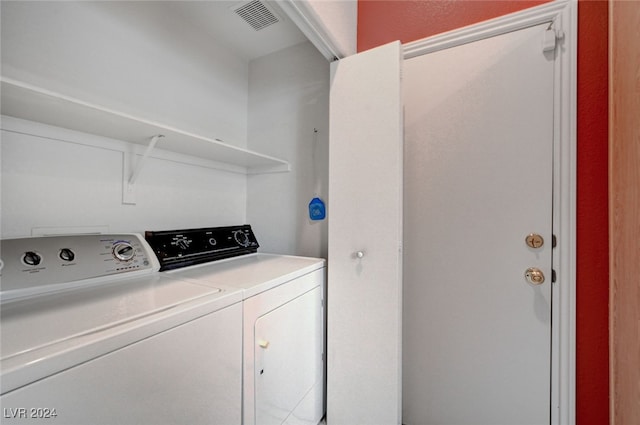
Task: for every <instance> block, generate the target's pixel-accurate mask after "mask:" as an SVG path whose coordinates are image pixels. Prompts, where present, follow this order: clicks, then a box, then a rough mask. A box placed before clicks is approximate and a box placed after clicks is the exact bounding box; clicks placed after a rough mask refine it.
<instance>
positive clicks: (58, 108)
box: [0, 77, 290, 174]
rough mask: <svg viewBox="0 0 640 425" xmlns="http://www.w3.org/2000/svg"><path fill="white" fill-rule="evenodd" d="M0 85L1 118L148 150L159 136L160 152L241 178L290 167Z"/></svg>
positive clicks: (13, 84)
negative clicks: (240, 173) (234, 171)
mask: <svg viewBox="0 0 640 425" xmlns="http://www.w3.org/2000/svg"><path fill="white" fill-rule="evenodd" d="M0 83H1V86H0V93H1V95H2V97H1V100H2V104H1V109H0V111H1V112H2V114H3V115H7V116H11V117H15V118H21V119H25V120H30V121H36V122H40V123H44V124H49V125H53V126H57V127H62V128H67V129H70V130H75V131H81V132H84V133H89V134H94V135H98V136H103V137H108V138H112V139H117V140H123V141H126V142H131V143H137V144H142V145H148V144H149V140H150V139H151V138H152V137H153V136H156V135H163V136H164V137H163V138H162V140H161V141H160V142H159V143H158V147H159V148H161V149H165V150H168V151H172V152H177V153H181V154H186V155H191V156H195V157H198V158H204V159H209V160H212V161H216V162H220V163H225V164H231V165H234V166H239V167H241V168H242V169H244V170H245V171H246V173H247V174H259V173H273V172H286V171H289V170H290V164H289V163H288V162H287V161H285V160H282V159H278V158H274V157H271V156H268V155H263V154H261V153H258V152H254V151H251V150H248V149H243V148H240V147H236V146H233V145H230V144H228V143H225V142H223V141H221V140H219V139H216V138H212V137H205V136H201V135H198V134H194V133H191V132H189V131H185V130H181V129H177V128H174V127H170V126H167V125H163V124H160V123H156V122H153V121H149V120H146V119H143V118H139V117H135V116H132V115H129V114H125V113H122V112H118V111H115V110H112V109H109V108H105V107H102V106H99V105H95V104H92V103H88V102H85V101H82V100H80V99H76V98H73V97H70V96H66V95H63V94H60V93H55V92H52V91H49V90H46V89H43V88H40V87H36V86H33V85H31V84H27V83H24V82H21V81H17V80H13V79H10V78H6V77H0Z"/></svg>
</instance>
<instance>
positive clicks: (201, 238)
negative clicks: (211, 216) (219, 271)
mask: <svg viewBox="0 0 640 425" xmlns="http://www.w3.org/2000/svg"><path fill="white" fill-rule="evenodd" d="M145 238H146V240H147V242H149V245H151V248H152V249H153V252H155V254H156V256H157V257H158V260H159V261H160V271H163V270H171V269H176V268H180V267H186V266H190V265H193V264H201V263H207V262H210V261H215V260H221V259H223V258H230V257H236V256H238V255H246V254H252V253H254V252H257V251H258V247H259V246H260V245H259V244H258V241H257V240H256V237H255V235H254V234H253V231H252V230H251V226H250V225H248V224H244V225H242V226H226V227H206V228H201V229H183V230H165V231H147V232H145Z"/></svg>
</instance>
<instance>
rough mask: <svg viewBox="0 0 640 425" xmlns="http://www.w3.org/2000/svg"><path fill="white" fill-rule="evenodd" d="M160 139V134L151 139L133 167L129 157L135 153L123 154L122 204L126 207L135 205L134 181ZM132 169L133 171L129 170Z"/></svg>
mask: <svg viewBox="0 0 640 425" xmlns="http://www.w3.org/2000/svg"><path fill="white" fill-rule="evenodd" d="M161 137H164V135H162V134H156V135H155V136H153V137H152V138H151V141H150V142H149V145H148V146H147V148H146V149H145V151H144V153H143V154H142V158H140V160H139V161H137V163H136V165H135V167H132V165H131V157H132V156H134V155H135V153H130V152H123V155H124V156H123V167H122V203H123V204H128V205H135V204H136V181H137V180H138V177H139V176H140V172H141V171H142V167H144V164H145V162H146V161H147V158H149V156H150V155H151V152H152V151H153V149H154V148H155V147H156V143H158V140H160V138H161ZM132 168H133V171H131V169H132Z"/></svg>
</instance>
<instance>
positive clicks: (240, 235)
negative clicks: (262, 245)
mask: <svg viewBox="0 0 640 425" xmlns="http://www.w3.org/2000/svg"><path fill="white" fill-rule="evenodd" d="M233 239H235V240H236V242H238V245H240V246H245V247H246V246H249V236H247V235H246V234H245V233H244V232H243V231H242V230H236V231H235V232H233Z"/></svg>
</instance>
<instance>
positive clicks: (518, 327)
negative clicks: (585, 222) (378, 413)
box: [403, 23, 554, 425]
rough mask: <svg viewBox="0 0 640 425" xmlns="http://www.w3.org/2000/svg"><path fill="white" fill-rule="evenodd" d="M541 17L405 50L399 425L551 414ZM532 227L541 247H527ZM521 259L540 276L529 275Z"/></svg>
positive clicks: (547, 121)
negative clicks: (486, 34)
mask: <svg viewBox="0 0 640 425" xmlns="http://www.w3.org/2000/svg"><path fill="white" fill-rule="evenodd" d="M548 26H549V24H548V23H547V24H544V25H539V26H536V27H531V28H526V29H523V30H519V31H514V32H511V33H507V34H503V35H499V36H495V37H492V38H489V39H484V40H481V41H476V42H473V43H469V44H465V45H461V46H458V47H453V48H449V49H446V50H441V51H438V52H435V53H430V54H427V55H424V56H419V57H416V58H413V59H409V60H407V61H405V64H404V70H405V74H404V75H405V80H404V83H405V85H404V95H405V108H406V109H405V114H406V115H405V195H404V196H405V204H404V210H405V214H404V220H405V227H404V246H405V248H404V277H405V281H404V317H403V320H404V346H403V362H404V374H403V379H404V381H403V401H404V403H403V421H404V423H406V424H408V425H431V424H439V425H444V424H451V425H453V424H455V425H499V424H504V425H527V424H529V425H542V424H549V417H550V393H549V391H550V390H549V388H550V356H551V351H550V350H551V349H550V342H551V329H550V326H551V285H552V283H551V280H552V279H551V267H552V266H551V258H552V256H551V250H552V226H551V224H552V184H553V181H552V176H553V118H554V115H553V104H554V99H553V96H554V88H553V81H554V76H553V73H554V65H553V62H554V52H553V51H552V52H543V49H542V43H543V38H544V35H545V30H546V29H547V27H548ZM530 233H534V234H538V235H540V236H541V237H542V238H543V240H544V243H543V244H542V246H540V247H535V248H531V247H529V246H528V245H527V244H526V242H525V238H526V236H527V235H529V234H530ZM534 245H536V246H537V245H538V243H535V244H534ZM530 267H534V268H537V269H540V271H541V272H542V273H544V276H545V281H544V283H542V284H538V285H534V284H531V283H528V282H527V280H526V278H525V270H527V269H528V268H530Z"/></svg>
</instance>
